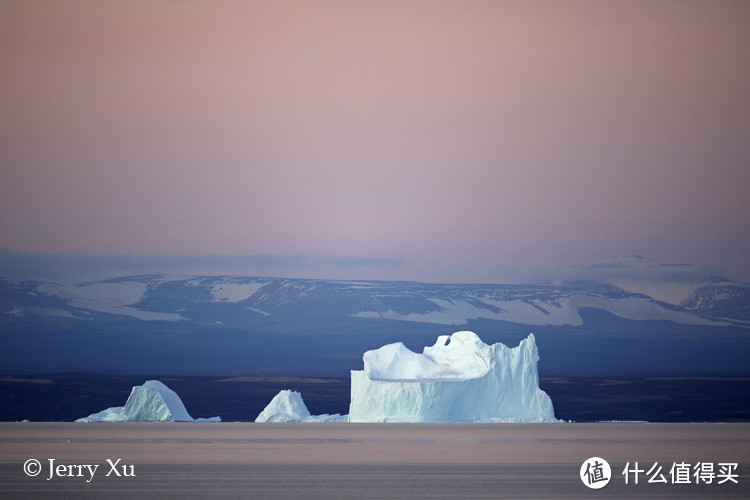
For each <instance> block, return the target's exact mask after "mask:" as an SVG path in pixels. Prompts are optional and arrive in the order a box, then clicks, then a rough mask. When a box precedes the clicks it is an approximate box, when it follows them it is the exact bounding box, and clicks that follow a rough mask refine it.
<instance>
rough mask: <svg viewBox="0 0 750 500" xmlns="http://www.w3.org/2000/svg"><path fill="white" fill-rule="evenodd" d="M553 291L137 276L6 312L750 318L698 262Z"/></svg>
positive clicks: (635, 267)
mask: <svg viewBox="0 0 750 500" xmlns="http://www.w3.org/2000/svg"><path fill="white" fill-rule="evenodd" d="M563 278H564V279H560V280H557V281H556V282H555V283H553V284H546V285H486V284H481V285H480V284H428V283H417V282H379V281H358V282H353V281H332V280H308V279H286V278H254V277H239V276H168V275H148V276H128V277H121V278H114V279H107V280H103V281H96V282H87V283H80V284H75V285H64V284H56V283H49V282H32V281H26V282H9V281H0V287H2V295H0V312H2V313H4V314H5V315H6V316H15V317H30V316H59V317H69V318H77V319H89V320H96V319H103V318H105V317H109V316H111V315H119V316H128V317H132V318H136V319H140V320H144V321H178V322H180V321H193V322H201V323H205V322H209V323H228V324H242V323H253V322H255V321H257V320H261V319H264V318H299V317H316V316H317V317H320V316H326V317H332V316H340V317H354V318H369V319H386V320H398V321H408V322H420V323H435V324H443V325H465V324H467V323H468V322H469V321H472V320H478V319H484V320H495V321H504V322H510V323H517V324H524V325H534V326H544V325H551V326H562V325H571V326H579V325H582V324H583V323H584V319H583V317H582V315H581V311H582V310H584V309H599V310H602V311H606V312H608V313H610V314H612V315H614V316H617V317H620V318H624V319H629V320H635V321H654V320H663V321H669V322H673V323H678V324H685V325H721V324H743V323H744V322H746V321H748V320H750V304H749V302H750V287H748V286H747V285H745V284H740V283H735V282H731V281H729V280H727V279H725V278H721V277H717V276H715V275H711V274H705V273H703V272H701V270H700V268H694V267H692V266H683V265H678V266H672V265H662V264H656V263H654V262H652V261H648V260H646V259H641V258H628V259H620V260H617V261H612V262H610V263H605V264H601V265H597V266H588V267H585V268H573V269H572V271H567V272H565V273H564V274H563Z"/></svg>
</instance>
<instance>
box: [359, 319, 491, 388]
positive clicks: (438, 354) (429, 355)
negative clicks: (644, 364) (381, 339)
mask: <svg viewBox="0 0 750 500" xmlns="http://www.w3.org/2000/svg"><path fill="white" fill-rule="evenodd" d="M491 352H492V349H491V347H490V346H488V345H487V344H485V343H484V342H482V340H481V339H480V338H479V337H478V336H477V334H475V333H474V332H468V331H462V332H456V333H454V334H452V335H441V336H439V337H438V339H437V341H436V342H435V344H434V345H433V346H431V347H425V348H424V350H423V351H422V354H417V353H415V352H413V351H411V350H410V349H409V348H408V347H406V346H405V345H404V344H403V343H402V342H396V343H394V344H388V345H385V346H383V347H381V348H380V349H375V350H372V351H367V352H366V353H365V354H364V356H363V357H362V359H363V361H364V367H365V372H366V373H367V374H368V376H369V378H370V379H372V380H468V379H472V378H478V377H482V376H484V375H485V374H486V373H487V372H488V371H489V370H490V366H491V363H490V360H491V357H492V354H491Z"/></svg>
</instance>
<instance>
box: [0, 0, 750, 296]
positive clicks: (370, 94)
mask: <svg viewBox="0 0 750 500" xmlns="http://www.w3.org/2000/svg"><path fill="white" fill-rule="evenodd" d="M749 27H750V2H746V1H721V0H705V1H690V0H677V1H662V0H646V1H638V0H631V1H627V2H620V1H606V0H605V1H602V0H594V1H586V0H575V1H566V0H556V1H534V0H523V1H471V0H469V1H441V0H428V1H420V0H408V1H404V0H400V1H388V0H380V1H366V0H362V1H352V0H346V1H317V0H306V1H257V2H253V1H237V2H234V1H191V0H181V1H166V0H164V1H159V0H154V1H137V0H136V1H134V0H125V1H118V0H109V1H106V2H100V1H94V0H80V1H76V0H54V1H52V0H50V1H37V0H20V1H16V0H3V2H0V65H1V66H0V67H2V75H3V76H2V78H0V106H1V108H0V250H3V251H6V252H8V251H10V252H34V253H41V254H75V255H79V254H82V255H97V256H102V255H109V254H115V255H120V256H154V257H158V258H163V257H165V256H166V257H169V256H172V257H175V258H181V259H188V260H189V259H193V258H198V259H201V258H203V259H205V258H206V256H214V257H217V256H218V257H220V259H219V260H221V258H223V259H224V262H225V263H228V264H227V266H225V267H224V268H223V269H222V271H224V272H230V273H231V271H232V270H233V268H232V262H234V263H235V264H237V263H238V262H239V261H240V260H242V259H245V260H244V261H243V262H245V263H247V262H250V263H251V264H252V263H255V264H254V265H256V269H257V270H258V272H261V273H264V274H265V275H284V274H286V275H292V276H294V277H322V278H336V279H339V278H341V279H406V280H419V281H432V282H449V281H453V282H512V281H514V280H518V279H519V276H520V275H522V274H524V273H529V272H535V271H537V270H540V269H553V268H557V267H560V266H565V265H574V264H585V263H594V262H599V261H604V260H608V259H611V258H614V257H618V256H623V255H636V254H637V255H643V256H646V257H648V258H651V259H655V260H657V261H660V262H680V263H683V262H685V263H691V264H696V265H701V266H707V267H710V268H714V269H718V270H720V271H721V272H724V273H725V274H727V275H729V276H731V277H733V278H735V279H740V280H744V281H750V259H748V257H747V256H748V255H750V222H749V219H750V217H749V216H750V196H748V187H750V147H749V146H748V144H750V92H748V89H750V29H749ZM233 259H234V260H233ZM238 259H239V260H238ZM215 260H216V259H214V261H215ZM205 262H208V260H204V263H205ZM250 268H252V265H251V266H250ZM247 269H248V268H247V266H246V267H245V268H242V271H247Z"/></svg>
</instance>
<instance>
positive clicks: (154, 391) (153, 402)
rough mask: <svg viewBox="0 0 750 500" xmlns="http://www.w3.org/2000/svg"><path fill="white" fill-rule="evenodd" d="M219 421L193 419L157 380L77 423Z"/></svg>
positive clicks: (145, 384) (172, 392)
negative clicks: (121, 404) (120, 401)
mask: <svg viewBox="0 0 750 500" xmlns="http://www.w3.org/2000/svg"><path fill="white" fill-rule="evenodd" d="M196 421H200V422H219V421H221V419H220V418H219V417H212V418H199V419H197V420H196V419H194V418H193V417H191V416H190V414H189V413H188V411H187V409H186V408H185V405H184V404H183V402H182V400H181V399H180V396H178V395H177V393H176V392H174V391H173V390H172V389H170V388H169V387H167V386H166V385H164V384H163V383H161V382H159V381H158V380H148V381H146V383H144V384H143V385H136V386H134V387H133V389H132V390H131V391H130V396H129V397H128V400H127V402H126V403H125V406H116V407H112V408H107V409H106V410H102V411H100V412H98V413H94V414H92V415H89V416H88V417H84V418H79V419H78V420H76V422H196Z"/></svg>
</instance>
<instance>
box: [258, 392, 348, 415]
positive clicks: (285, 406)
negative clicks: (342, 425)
mask: <svg viewBox="0 0 750 500" xmlns="http://www.w3.org/2000/svg"><path fill="white" fill-rule="evenodd" d="M255 421H256V422H346V421H347V417H346V415H344V416H342V415H339V414H335V415H327V414H325V415H310V411H309V410H308V409H307V406H306V405H305V402H304V401H303V400H302V395H301V394H300V393H299V392H296V391H292V390H288V389H287V390H283V391H281V392H279V393H278V394H277V395H276V396H274V398H273V399H272V400H271V402H270V403H268V405H267V406H266V407H265V408H264V409H263V411H262V412H260V415H258V418H256V419H255Z"/></svg>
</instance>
